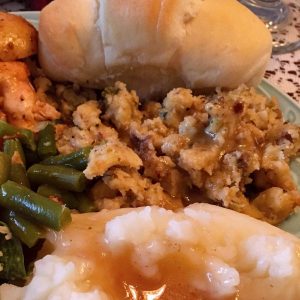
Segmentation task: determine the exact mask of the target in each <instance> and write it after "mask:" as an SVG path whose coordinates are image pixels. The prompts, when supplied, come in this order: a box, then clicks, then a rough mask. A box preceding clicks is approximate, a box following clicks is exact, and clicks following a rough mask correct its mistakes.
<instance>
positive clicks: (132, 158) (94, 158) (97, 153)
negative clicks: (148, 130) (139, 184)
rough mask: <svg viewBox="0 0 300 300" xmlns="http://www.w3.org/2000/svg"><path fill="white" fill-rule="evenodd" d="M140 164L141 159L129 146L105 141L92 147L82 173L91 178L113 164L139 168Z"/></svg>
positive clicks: (101, 173) (99, 174)
mask: <svg viewBox="0 0 300 300" xmlns="http://www.w3.org/2000/svg"><path fill="white" fill-rule="evenodd" d="M142 165H143V163H142V160H141V159H140V158H139V156H138V155H137V154H136V153H135V152H134V151H133V150H132V149H131V148H129V147H127V146H126V145H125V144H123V143H121V142H119V141H107V142H103V143H102V144H100V145H97V146H95V147H94V148H93V149H92V151H91V153H90V155H89V162H88V165H87V168H86V169H85V170H84V174H85V176H86V178H88V179H93V178H94V177H97V176H103V175H104V173H105V172H106V171H107V170H109V169H110V168H112V167H115V166H123V167H128V168H133V169H139V168H140V167H141V166H142Z"/></svg>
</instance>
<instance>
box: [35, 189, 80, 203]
mask: <svg viewBox="0 0 300 300" xmlns="http://www.w3.org/2000/svg"><path fill="white" fill-rule="evenodd" d="M37 193H38V194H40V195H43V196H45V197H48V198H50V199H51V197H54V198H57V199H58V200H60V201H62V202H63V203H64V204H66V206H67V207H68V208H71V209H76V208H77V206H78V201H77V199H76V197H75V196H74V195H73V194H72V193H70V192H68V191H63V190H60V189H58V188H55V187H54V186H51V185H49V184H43V185H40V186H39V188H38V189H37Z"/></svg>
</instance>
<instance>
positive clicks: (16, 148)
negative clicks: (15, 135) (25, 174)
mask: <svg viewBox="0 0 300 300" xmlns="http://www.w3.org/2000/svg"><path fill="white" fill-rule="evenodd" d="M3 151H4V152H5V153H6V154H7V155H8V156H9V157H10V158H13V157H14V156H15V155H16V154H15V153H17V154H18V157H19V161H18V162H19V163H20V162H22V163H23V165H24V166H25V165H26V160H25V154H24V151H23V147H22V144H21V142H20V141H19V139H11V140H5V141H4V144H3Z"/></svg>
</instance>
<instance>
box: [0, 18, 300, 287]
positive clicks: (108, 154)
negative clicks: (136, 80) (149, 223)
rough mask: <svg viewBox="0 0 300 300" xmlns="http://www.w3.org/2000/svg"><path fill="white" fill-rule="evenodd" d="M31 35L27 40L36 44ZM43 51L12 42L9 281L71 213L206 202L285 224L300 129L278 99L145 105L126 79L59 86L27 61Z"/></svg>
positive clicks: (243, 94) (4, 76)
mask: <svg viewBox="0 0 300 300" xmlns="http://www.w3.org/2000/svg"><path fill="white" fill-rule="evenodd" d="M0 21H1V22H8V23H9V22H15V21H14V20H12V19H11V16H9V15H6V14H3V13H0ZM18 22H19V21H18ZM18 22H17V23H14V24H16V25H15V26H14V30H18V26H20V27H19V28H22V31H24V26H25V25H24V23H20V24H19V25H18ZM17 25H18V26H17ZM26 26H27V28H28V32H29V33H28V32H26V33H25V34H24V40H27V37H28V36H30V37H31V38H30V40H31V42H32V43H33V44H34V43H36V40H35V39H36V32H35V30H34V29H33V28H32V27H30V25H29V24H27V23H26ZM6 28H8V27H6ZM9 30H11V29H9ZM20 30H21V29H20ZM1 34H2V33H1V32H0V37H1ZM3 34H4V35H5V34H6V35H10V34H11V31H9V32H4V33H3ZM33 36H35V38H32V37H33ZM5 39H6V40H9V37H6V38H5V37H3V39H2V40H5ZM33 44H30V45H28V49H25V50H27V52H26V51H25V54H22V55H20V54H19V53H15V52H14V53H12V55H8V54H9V53H10V51H12V50H10V49H14V51H15V50H16V49H15V46H16V45H17V44H11V45H2V44H0V60H1V62H0V117H1V121H0V139H1V149H0V150H1V152H0V184H1V189H0V207H1V213H0V220H1V226H0V249H1V255H0V270H1V271H0V278H1V279H3V280H5V281H14V280H20V279H24V278H26V276H27V274H28V272H30V264H28V262H30V261H31V260H30V258H27V257H26V253H27V252H28V249H29V248H32V249H33V250H32V251H31V252H32V253H34V252H36V251H37V250H38V248H39V247H40V244H41V242H40V241H42V239H43V237H44V235H45V233H46V232H47V230H48V229H53V230H55V231H59V230H60V229H61V228H63V227H64V226H65V225H66V224H68V223H70V222H71V212H73V213H86V212H91V211H100V210H102V209H116V208H122V207H139V206H146V205H157V206H161V207H164V208H167V209H178V208H181V207H184V206H187V205H188V204H191V203H194V202H205V203H211V204H216V205H218V206H223V207H226V208H230V209H232V210H235V211H238V212H241V213H244V214H247V215H250V216H252V217H255V218H257V219H260V220H264V221H267V222H269V223H271V224H278V223H280V222H282V221H283V220H284V219H286V218H287V217H288V216H289V215H290V214H291V213H292V212H293V210H294V208H295V207H296V206H297V205H299V203H300V194H299V192H298V190H297V187H296V185H295V183H294V181H293V179H292V176H291V172H290V168H289V162H290V160H291V159H292V158H293V157H295V156H296V155H297V154H298V153H299V149H300V127H299V126H297V125H294V124H289V123H287V122H284V120H283V118H282V114H281V111H280V108H279V106H278V103H277V102H276V99H271V100H269V99H266V98H265V97H264V96H262V95H260V94H258V93H257V92H256V91H255V90H254V89H252V88H247V87H246V86H241V87H239V88H238V89H236V90H233V91H229V92H228V91H222V90H217V91H216V92H215V93H214V94H210V95H194V94H193V93H192V91H191V90H188V89H184V88H176V89H173V90H172V91H170V92H169V93H168V94H167V95H165V98H164V99H161V100H162V101H152V100H151V99H148V101H143V102H140V100H139V97H138V95H137V94H136V93H135V91H129V90H127V88H126V85H125V84H123V83H121V82H116V83H115V85H114V86H111V87H107V88H106V89H104V90H103V91H98V90H92V89H87V88H82V87H79V86H77V85H74V84H69V83H66V84H61V83H55V82H51V81H50V80H49V79H48V78H46V77H45V76H44V74H43V71H42V70H41V69H40V68H39V67H38V66H37V65H36V57H34V56H33V57H31V58H30V59H29V58H26V57H28V56H31V55H32V54H35V52H36V50H33V51H32V49H35V47H36V46H34V45H33ZM12 45H13V46H12ZM24 254H25V259H24Z"/></svg>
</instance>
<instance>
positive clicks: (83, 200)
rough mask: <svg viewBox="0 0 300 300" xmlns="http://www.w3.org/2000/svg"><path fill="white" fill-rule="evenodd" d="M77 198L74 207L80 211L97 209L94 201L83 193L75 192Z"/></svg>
mask: <svg viewBox="0 0 300 300" xmlns="http://www.w3.org/2000/svg"><path fill="white" fill-rule="evenodd" d="M76 198H77V203H78V205H77V207H76V209H77V210H78V211H79V212H81V213H88V212H94V211H97V208H96V206H95V203H94V201H92V200H91V199H90V198H89V197H88V196H87V195H85V194H84V193H78V194H76Z"/></svg>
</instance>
